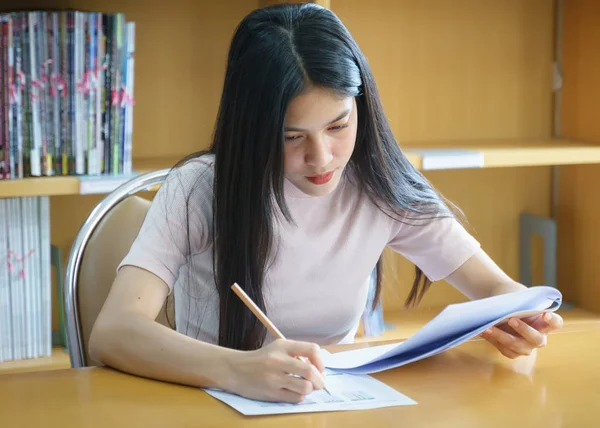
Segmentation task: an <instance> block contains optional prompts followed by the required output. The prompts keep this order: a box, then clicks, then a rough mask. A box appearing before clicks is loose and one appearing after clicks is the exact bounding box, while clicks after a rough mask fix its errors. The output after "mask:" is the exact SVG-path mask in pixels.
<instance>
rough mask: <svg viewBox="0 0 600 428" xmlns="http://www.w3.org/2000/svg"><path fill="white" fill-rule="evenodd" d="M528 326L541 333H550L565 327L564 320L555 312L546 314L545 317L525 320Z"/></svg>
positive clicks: (539, 316) (540, 316)
mask: <svg viewBox="0 0 600 428" xmlns="http://www.w3.org/2000/svg"><path fill="white" fill-rule="evenodd" d="M523 321H525V322H526V323H527V324H529V325H530V326H531V327H533V328H534V329H536V330H537V331H539V332H540V333H544V334H546V333H549V332H551V331H553V330H558V329H560V328H562V326H563V319H562V317H561V316H560V315H558V314H557V313H554V312H546V313H544V314H543V315H537V316H535V317H530V318H525V319H524V320H523Z"/></svg>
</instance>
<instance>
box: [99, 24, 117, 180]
mask: <svg viewBox="0 0 600 428" xmlns="http://www.w3.org/2000/svg"><path fill="white" fill-rule="evenodd" d="M113 21H114V15H104V16H103V19H102V24H103V27H104V31H103V32H104V38H105V46H106V47H105V57H104V67H103V74H104V85H103V88H102V90H103V99H102V103H103V111H102V133H103V138H104V168H103V171H102V172H104V173H105V174H110V173H111V171H112V135H111V132H110V130H111V96H112V95H111V94H112V80H113V79H112V63H113Z"/></svg>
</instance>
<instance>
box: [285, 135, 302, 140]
mask: <svg viewBox="0 0 600 428" xmlns="http://www.w3.org/2000/svg"><path fill="white" fill-rule="evenodd" d="M299 138H300V135H286V136H285V141H294V140H298V139H299Z"/></svg>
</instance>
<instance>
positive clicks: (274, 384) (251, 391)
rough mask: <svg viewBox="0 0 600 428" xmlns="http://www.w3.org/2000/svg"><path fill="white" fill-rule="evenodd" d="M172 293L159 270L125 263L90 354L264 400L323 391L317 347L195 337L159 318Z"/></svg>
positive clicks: (136, 370)
mask: <svg viewBox="0 0 600 428" xmlns="http://www.w3.org/2000/svg"><path fill="white" fill-rule="evenodd" d="M167 293H168V287H167V285H166V284H165V283H164V282H163V281H162V280H161V279H159V278H158V277H157V276H155V275H154V274H152V273H150V272H148V271H146V270H144V269H140V268H137V267H133V266H124V267H122V268H121V269H120V270H119V273H118V275H117V278H116V280H115V282H114V284H113V286H112V288H111V291H110V293H109V296H108V298H107V300H106V302H105V304H104V306H103V308H102V310H101V311H100V314H99V315H98V318H97V319H96V322H95V324H94V327H93V329H92V333H91V336H90V341H89V352H90V355H91V357H92V358H93V359H94V360H96V361H98V362H101V363H104V364H106V365H108V366H112V367H115V368H117V369H119V370H121V371H124V372H128V373H132V374H135V375H139V376H144V377H148V378H153V379H158V380H164V381H168V382H174V383H180V384H186V385H192V386H196V387H207V388H210V387H215V388H220V389H224V390H226V391H232V392H235V393H237V394H240V395H243V396H246V397H249V398H256V399H262V400H277V401H290V402H298V401H301V400H303V399H304V395H305V394H308V393H310V392H311V391H312V390H313V389H321V388H323V384H324V379H323V377H322V375H321V374H320V373H319V372H318V371H317V370H315V367H317V368H318V369H319V370H320V371H321V372H322V371H323V370H324V367H323V364H322V362H321V360H320V356H319V347H318V346H317V345H314V344H311V343H305V342H295V341H291V340H285V341H275V342H273V343H271V344H270V345H269V346H266V347H264V348H262V349H259V350H257V351H237V350H232V349H227V348H224V347H220V346H216V345H212V344H209V343H205V342H201V341H198V340H195V339H192V338H190V337H187V336H185V335H183V334H181V333H178V332H176V331H174V330H172V329H170V328H168V327H165V326H163V325H162V324H160V323H158V322H156V321H155V319H156V316H157V315H158V313H159V311H160V309H161V307H162V305H163V304H164V301H165V298H166V296H167ZM296 356H303V357H307V358H308V359H309V361H310V362H311V363H312V364H311V363H308V362H303V361H300V360H298V359H296V358H295V357H296ZM289 373H293V374H297V375H299V376H301V378H297V377H293V376H289V375H288V374H289Z"/></svg>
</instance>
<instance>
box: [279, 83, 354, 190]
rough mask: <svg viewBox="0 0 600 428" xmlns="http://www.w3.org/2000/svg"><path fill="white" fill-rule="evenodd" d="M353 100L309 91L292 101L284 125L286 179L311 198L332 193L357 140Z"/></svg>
mask: <svg viewBox="0 0 600 428" xmlns="http://www.w3.org/2000/svg"><path fill="white" fill-rule="evenodd" d="M356 129H357V113H356V101H355V100H354V97H345V98H341V97H340V96H338V95H336V94H335V93H334V92H333V91H330V90H327V89H319V88H312V87H311V88H309V89H307V90H306V91H304V92H303V93H301V94H300V95H298V96H297V97H296V98H294V99H293V100H292V102H291V103H290V105H289V107H288V111H287V114H286V118H285V126H284V145H285V146H284V153H285V166H284V168H285V170H284V173H285V178H287V179H288V180H289V181H290V182H291V183H293V184H294V185H295V186H296V187H297V188H298V189H300V190H301V191H303V192H304V193H306V194H307V195H311V196H323V195H326V194H328V193H330V192H331V191H333V190H334V189H335V188H336V186H337V185H338V183H339V182H340V177H341V175H342V172H343V171H344V168H345V167H346V164H347V163H348V161H349V160H350V156H351V155H352V151H353V150H354V143H355V141H356Z"/></svg>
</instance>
